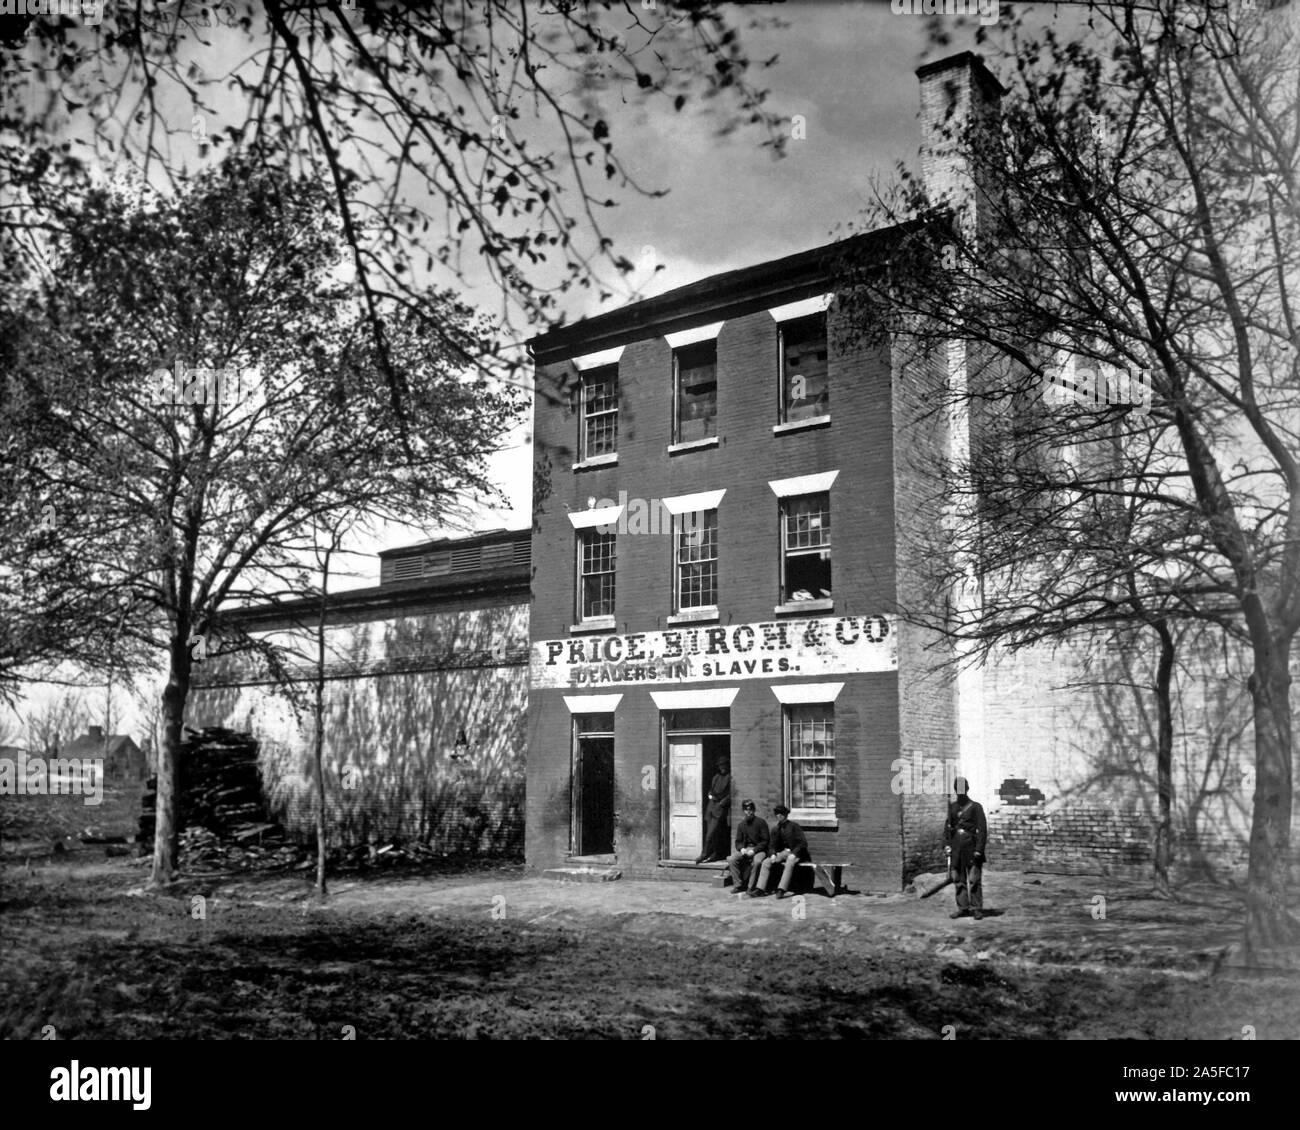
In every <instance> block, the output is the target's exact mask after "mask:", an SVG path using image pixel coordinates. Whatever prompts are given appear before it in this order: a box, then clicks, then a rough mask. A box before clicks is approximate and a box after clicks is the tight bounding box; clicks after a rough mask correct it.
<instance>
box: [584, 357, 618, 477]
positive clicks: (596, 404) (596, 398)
mask: <svg viewBox="0 0 1300 1130" xmlns="http://www.w3.org/2000/svg"><path fill="white" fill-rule="evenodd" d="M580 441H581V450H580V451H579V456H578V457H579V460H581V461H583V462H585V461H586V460H588V459H594V458H596V457H597V456H599V455H613V454H614V453H615V452H616V451H618V366H617V365H603V366H601V367H600V368H599V369H589V370H588V371H587V372H585V373H583V374H582V419H581V423H580Z"/></svg>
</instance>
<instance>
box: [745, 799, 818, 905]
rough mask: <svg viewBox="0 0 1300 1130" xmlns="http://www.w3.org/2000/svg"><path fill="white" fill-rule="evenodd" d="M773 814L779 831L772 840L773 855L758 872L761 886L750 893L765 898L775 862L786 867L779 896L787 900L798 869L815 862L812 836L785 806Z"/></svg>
mask: <svg viewBox="0 0 1300 1130" xmlns="http://www.w3.org/2000/svg"><path fill="white" fill-rule="evenodd" d="M772 812H773V814H774V815H775V816H776V828H774V829H773V831H772V835H771V837H770V841H769V842H770V847H771V849H772V854H771V855H769V856H768V857H767V858H766V859H765V860H763V867H762V870H761V871H759V873H758V885H757V886H756V887H754V889H753V890H751V891H750V892H749V894H750V897H751V898H761V897H762V896H763V895H765V894H767V883H768V874H769V872H770V871H771V870H772V864H773V863H780V864H781V865H782V871H781V880H780V882H779V883H778V884H777V888H776V897H777V898H779V899H783V898H785V897H786V895H788V894H789V893H790V882H791V880H792V879H793V878H794V869H795V868H796V867H798V866H799V864H801V863H808V862H810V861H811V860H812V856H811V855H809V854H808V837H807V836H805V835H804V834H803V829H802V828H800V827H799V825H798V824H796V823H795V822H794V821H793V820H791V819H790V810H789V809H788V808H786V806H785V805H784V804H778V805H777V806H776V807H775V808H774V809H772Z"/></svg>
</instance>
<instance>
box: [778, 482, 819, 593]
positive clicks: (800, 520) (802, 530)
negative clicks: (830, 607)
mask: <svg viewBox="0 0 1300 1130" xmlns="http://www.w3.org/2000/svg"><path fill="white" fill-rule="evenodd" d="M830 599H831V496H830V493H829V492H822V493H820V494H803V495H794V496H791V497H789V498H783V499H782V500H781V602H782V603H783V604H793V603H795V602H797V601H803V600H830Z"/></svg>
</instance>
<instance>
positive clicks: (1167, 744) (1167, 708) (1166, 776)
mask: <svg viewBox="0 0 1300 1130" xmlns="http://www.w3.org/2000/svg"><path fill="white" fill-rule="evenodd" d="M1154 627H1155V630H1156V632H1157V633H1158V634H1159V636H1160V662H1159V664H1158V665H1157V667H1156V688H1155V689H1156V712H1157V715H1156V716H1157V722H1158V730H1157V736H1156V793H1157V796H1158V797H1159V801H1160V822H1159V824H1158V825H1157V827H1156V858H1155V868H1156V887H1157V888H1158V889H1159V890H1160V891H1161V892H1163V893H1165V894H1168V893H1169V892H1170V887H1169V863H1170V860H1171V859H1172V858H1173V830H1174V822H1173V807H1174V774H1173V762H1174V711H1173V703H1172V701H1171V699H1170V694H1169V688H1170V685H1171V684H1172V682H1173V674H1174V637H1173V635H1172V633H1171V632H1170V631H1169V625H1168V624H1166V623H1165V621H1163V620H1157V621H1156V623H1155V625H1154Z"/></svg>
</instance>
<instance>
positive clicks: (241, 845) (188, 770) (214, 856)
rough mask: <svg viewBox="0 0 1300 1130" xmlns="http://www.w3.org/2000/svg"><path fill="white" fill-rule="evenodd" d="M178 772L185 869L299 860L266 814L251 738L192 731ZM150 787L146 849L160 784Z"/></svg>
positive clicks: (144, 809)
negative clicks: (205, 864)
mask: <svg viewBox="0 0 1300 1130" xmlns="http://www.w3.org/2000/svg"><path fill="white" fill-rule="evenodd" d="M179 771H180V786H181V788H180V812H179V814H178V816H179V819H178V820H177V824H178V826H179V827H180V829H181V849H180V855H181V859H180V865H181V867H182V869H184V870H188V869H190V867H191V866H192V865H193V864H196V863H208V864H211V863H217V864H220V865H222V866H234V867H241V868H242V867H249V866H253V865H256V864H257V863H259V862H262V861H263V860H265V861H266V862H267V863H269V865H271V866H283V865H284V863H286V862H294V861H296V860H297V859H298V858H299V857H300V851H299V849H298V848H295V847H293V846H291V845H287V844H286V843H285V840H284V831H283V829H281V827H280V826H279V825H278V824H276V823H275V822H274V821H273V820H271V818H270V816H269V814H268V812H267V807H266V801H265V799H264V798H263V796H262V778H261V774H260V772H259V771H258V767H257V740H256V739H255V738H254V737H253V736H252V735H251V734H241V733H237V732H235V731H233V730H225V729H221V728H219V727H211V728H209V729H205V730H187V731H186V736H185V740H184V741H183V742H182V743H181V749H180V759H179ZM146 787H147V789H148V791H147V792H146V793H145V796H144V799H143V802H142V804H141V814H140V835H139V837H138V838H139V841H140V843H141V844H142V845H145V844H150V843H152V842H153V837H154V828H155V825H156V819H157V807H158V793H157V788H158V779H157V778H156V777H151V778H149V780H148V782H146ZM267 857H270V858H269V859H268V858H267Z"/></svg>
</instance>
